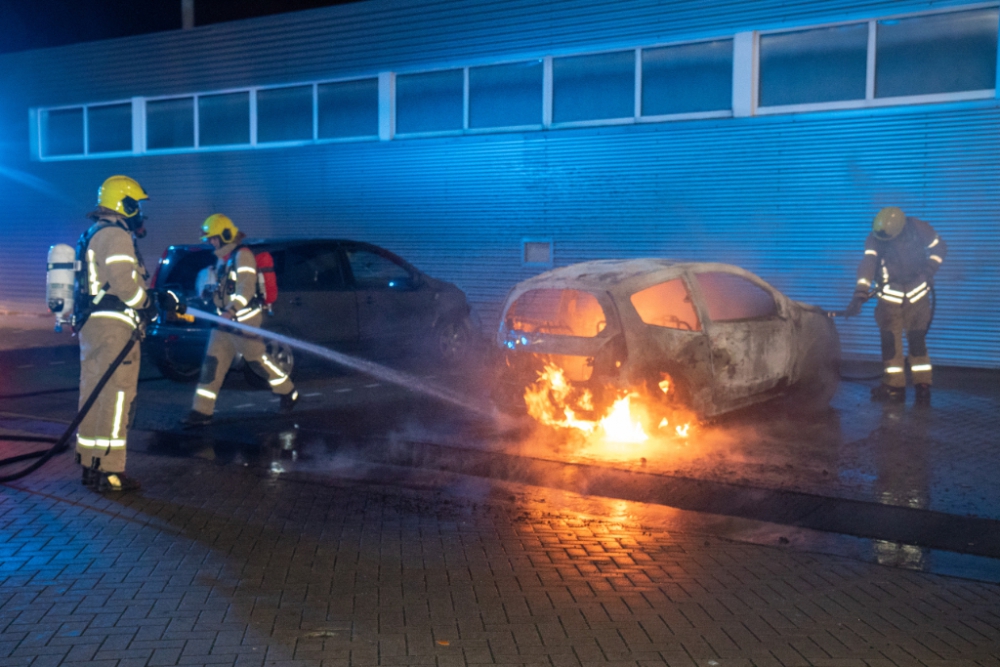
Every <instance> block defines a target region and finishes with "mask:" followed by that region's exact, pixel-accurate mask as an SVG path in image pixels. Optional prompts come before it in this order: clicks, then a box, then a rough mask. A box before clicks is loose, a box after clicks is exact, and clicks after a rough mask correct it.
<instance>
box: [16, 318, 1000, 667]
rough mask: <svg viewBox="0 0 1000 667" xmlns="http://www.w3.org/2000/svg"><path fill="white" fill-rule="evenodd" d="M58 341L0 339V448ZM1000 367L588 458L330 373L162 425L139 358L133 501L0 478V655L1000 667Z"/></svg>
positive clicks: (512, 426)
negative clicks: (206, 418)
mask: <svg viewBox="0 0 1000 667" xmlns="http://www.w3.org/2000/svg"><path fill="white" fill-rule="evenodd" d="M2 345H3V336H2V335H0V348H2ZM15 347H16V346H15ZM5 354H6V356H4V355H5ZM72 354H73V350H72V349H71V348H70V349H69V351H67V350H64V349H62V348H57V349H49V350H47V351H46V350H44V349H42V350H39V349H35V350H31V349H20V350H18V349H15V350H14V351H10V350H8V352H6V353H3V352H0V362H3V364H4V368H5V375H6V377H8V381H6V382H5V383H4V384H5V387H2V388H0V389H3V391H2V392H0V393H2V394H3V396H4V398H3V399H2V403H0V427H2V428H3V430H4V431H5V432H7V433H11V432H20V433H35V434H38V433H49V434H55V433H58V432H59V431H60V430H61V427H60V422H63V423H65V422H67V421H68V420H69V419H70V418H71V416H72V414H73V409H74V405H75V401H76V395H75V392H74V391H73V390H72V385H73V381H74V380H75V377H74V373H75V367H74V361H73V357H72ZM53 361H54V362H60V361H61V362H63V363H55V364H52V363H50V362H53ZM410 370H411V371H413V372H414V373H415V374H417V375H419V376H420V377H421V378H422V379H423V380H424V381H429V382H435V383H439V384H440V385H441V386H445V387H447V388H449V389H451V390H453V391H461V392H463V393H464V394H465V395H466V396H468V397H469V398H470V400H478V398H477V397H479V396H482V395H485V391H484V387H482V386H477V385H476V384H474V383H472V384H470V383H468V382H466V381H465V380H464V379H463V378H462V377H457V376H454V375H448V374H444V373H442V372H441V371H440V370H438V369H434V368H426V367H425V368H419V367H417V368H411V369H410ZM845 370H846V372H847V373H849V374H854V375H865V374H868V373H870V372H871V370H872V368H871V366H870V365H869V366H866V365H856V366H848V367H847V368H846V369H845ZM13 374H20V375H16V379H14V378H15V375H13ZM998 378H1000V375H998V374H997V373H995V372H986V371H973V370H961V369H941V370H940V372H939V373H938V376H937V380H938V382H937V386H936V388H935V394H934V405H933V407H931V408H929V409H925V408H919V407H917V406H914V405H913V404H912V396H911V397H910V400H909V402H908V403H907V404H906V405H888V406H886V405H879V404H871V403H870V402H869V401H868V387H869V386H870V385H871V384H873V383H872V382H867V383H866V382H863V381H862V382H842V383H841V384H840V388H839V390H838V392H837V394H836V396H835V397H834V400H833V403H832V405H831V408H832V409H831V410H827V411H821V412H818V413H817V412H813V411H807V410H804V409H803V408H802V406H799V405H796V404H794V403H791V402H780V401H779V402H776V403H773V404H769V405H767V406H765V407H762V408H758V409H755V410H752V411H747V412H744V413H742V414H737V415H733V416H731V417H728V418H726V419H723V420H718V421H716V422H714V423H711V424H698V425H695V426H694V427H692V431H691V435H690V437H689V438H687V439H681V438H665V439H661V440H657V441H654V442H652V443H650V444H649V445H648V446H643V447H641V448H630V449H618V450H594V449H593V448H587V447H583V446H579V445H578V443H577V444H575V443H573V442H567V441H566V440H565V439H564V438H556V437H553V436H552V434H551V433H550V432H546V431H545V430H540V429H538V428H534V427H532V426H531V425H530V424H528V423H526V422H525V421H523V420H520V421H519V420H516V419H510V418H498V419H493V420H484V419H482V418H480V417H477V416H475V415H470V414H463V413H461V412H460V411H457V410H456V409H455V408H454V407H450V406H447V405H442V404H440V403H438V402H435V401H433V400H426V399H422V398H420V397H418V396H414V395H412V393H411V392H408V391H406V390H405V389H402V388H399V387H394V386H391V385H386V384H384V383H381V382H377V381H373V380H371V379H370V378H364V377H360V376H357V375H352V374H349V373H345V372H340V371H336V370H334V369H331V368H328V367H319V368H313V369H303V372H302V374H301V375H300V382H299V389H300V391H301V392H302V394H303V400H302V402H301V403H300V405H299V406H298V408H297V410H296V413H295V414H294V415H292V416H283V415H279V414H277V403H276V401H275V400H274V399H273V398H272V397H271V396H270V395H269V394H267V393H266V392H260V391H254V390H252V389H250V388H249V387H248V386H246V384H245V382H242V381H240V380H239V379H238V378H235V377H234V378H233V379H232V380H231V381H229V382H228V384H227V387H226V388H225V389H224V390H223V392H222V394H221V396H220V403H219V410H218V413H217V418H216V422H215V423H214V424H213V425H212V426H210V427H208V428H206V429H202V430H199V431H196V432H185V431H181V430H180V429H178V428H177V425H176V424H177V420H178V419H179V418H180V417H182V416H183V414H185V413H186V411H187V409H188V407H189V406H190V400H191V393H190V392H191V387H190V386H183V385H177V384H174V383H171V382H168V381H165V380H163V379H161V378H159V377H158V376H157V374H156V372H155V370H153V369H151V368H149V367H148V366H147V367H146V368H145V369H144V372H143V382H142V384H141V385H140V409H139V414H138V418H137V424H136V426H137V429H136V431H135V434H134V437H133V439H132V441H131V444H130V451H131V453H130V455H129V456H130V459H129V470H130V472H131V473H134V474H136V475H137V476H139V477H140V478H141V479H142V480H143V482H144V488H143V490H142V492H141V493H140V494H136V495H126V496H123V497H120V498H104V497H101V496H97V495H95V494H92V493H90V492H87V491H85V490H84V489H83V488H82V487H81V486H80V485H79V481H78V477H77V471H76V469H75V468H74V466H73V465H72V464H71V462H70V460H69V457H68V456H62V457H59V458H58V459H57V460H55V461H53V462H52V463H50V464H49V465H48V466H47V467H46V468H44V469H43V471H42V472H40V473H38V474H36V475H34V476H32V477H30V478H27V479H26V480H24V481H22V482H18V483H15V484H14V485H13V486H11V487H7V488H4V489H3V490H0V537H2V541H0V667H6V666H7V665H32V666H34V665H43V664H71V663H76V662H79V663H84V662H86V663H88V664H93V663H94V662H100V663H101V664H108V665H111V664H123V665H124V664H143V665H147V664H148V665H157V664H214V663H220V664H254V665H263V664H268V665H271V664H274V665H279V664H288V665H292V664H296V665H305V664H317V665H319V664H329V665H404V664H437V665H475V664H492V665H498V664H510V665H549V666H556V665H564V664H565V665H590V664H593V665H625V664H627V665H636V666H638V665H663V664H670V665H674V664H684V665H737V664H738V665H747V664H755V665H772V664H773V665H779V664H780V665H800V664H801V665H873V666H874V665H964V664H970V665H971V664H979V665H1000V588H998V587H997V586H996V585H994V584H991V583H982V582H991V581H992V582H996V581H1000V516H998V514H1000V491H998V490H997V488H995V487H996V485H995V482H994V480H996V479H998V474H997V473H998V472H1000V470H998V469H997V468H998V466H1000V463H998V460H1000V457H998V454H1000V452H998V449H1000V435H998V433H1000V428H998V427H1000V424H998V422H1000V416H998V415H1000V409H998V408H1000V381H998ZM67 381H69V382H68V384H67ZM11 387H14V388H16V389H17V391H12V390H11ZM16 447H17V445H12V446H4V445H3V444H2V443H0V449H3V450H4V451H11V449H12V448H16ZM18 451H23V448H22V449H20V450H18ZM935 573H937V574H935ZM941 574H946V575H949V576H939V575H941ZM956 577H960V578H961V579H960V578H956ZM975 580H978V581H975Z"/></svg>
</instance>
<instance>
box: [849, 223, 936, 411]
mask: <svg viewBox="0 0 1000 667" xmlns="http://www.w3.org/2000/svg"><path fill="white" fill-rule="evenodd" d="M947 252H948V245H947V244H946V243H945V242H944V239H942V238H941V237H940V236H939V235H938V233H937V232H936V231H934V228H933V227H931V226H930V225H929V224H928V223H927V222H924V221H923V220H921V219H919V218H915V217H912V216H907V215H906V214H905V213H903V211H902V210H900V209H899V208H897V207H895V206H889V207H887V208H883V209H882V210H880V211H879V212H878V214H877V215H876V216H875V220H874V221H873V222H872V231H871V233H870V234H869V235H868V238H867V239H865V255H864V257H863V258H862V259H861V263H860V264H859V265H858V271H857V282H856V284H855V289H854V298H852V299H851V303H850V304H849V305H848V306H847V310H846V313H845V314H846V315H847V316H848V317H853V316H855V315H857V314H858V313H860V312H861V306H862V305H864V303H865V301H867V299H868V298H869V296H871V295H874V296H877V297H878V300H879V301H878V305H877V306H876V307H875V322H876V323H877V324H878V328H879V333H880V336H881V343H882V365H883V372H882V382H881V384H880V385H879V386H878V387H875V388H874V389H872V394H871V396H872V400H874V401H892V402H903V401H904V400H906V366H905V362H906V359H907V358H908V359H909V362H910V373H911V376H912V379H913V384H914V388H915V393H916V402H917V404H918V405H930V401H931V374H932V367H931V360H930V357H929V356H928V354H927V341H926V337H927V329H928V328H929V327H930V322H931V316H932V307H931V299H930V297H929V296H928V295H929V294H930V292H931V290H932V289H933V283H932V281H933V278H934V274H935V273H936V272H937V270H938V268H940V266H941V264H942V262H944V258H945V256H946V255H947ZM904 332H905V333H906V341H907V344H908V346H909V347H908V350H907V351H908V352H909V356H908V357H904V355H903V333H904Z"/></svg>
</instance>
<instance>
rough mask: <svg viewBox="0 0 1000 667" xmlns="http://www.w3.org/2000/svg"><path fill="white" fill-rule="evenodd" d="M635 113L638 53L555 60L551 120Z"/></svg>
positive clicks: (623, 115) (621, 116) (573, 119)
mask: <svg viewBox="0 0 1000 667" xmlns="http://www.w3.org/2000/svg"><path fill="white" fill-rule="evenodd" d="M634 115H635V52H633V51H618V52H616V53H600V54H596V55H589V56H571V57H568V58H555V59H554V60H553V61H552V120H553V121H554V122H556V123H565V122H569V121H575V120H603V119H607V118H630V117H632V116H634Z"/></svg>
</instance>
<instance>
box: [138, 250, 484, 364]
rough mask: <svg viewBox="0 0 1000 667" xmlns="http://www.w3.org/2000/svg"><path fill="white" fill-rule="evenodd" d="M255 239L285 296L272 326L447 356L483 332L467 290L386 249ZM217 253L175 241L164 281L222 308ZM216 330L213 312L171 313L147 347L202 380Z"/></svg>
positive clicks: (378, 353) (267, 323)
mask: <svg viewBox="0 0 1000 667" xmlns="http://www.w3.org/2000/svg"><path fill="white" fill-rule="evenodd" d="M245 245H247V246H249V247H250V249H251V250H252V251H253V252H254V253H259V252H262V251H267V252H269V253H270V254H271V257H272V258H273V260H274V270H275V275H276V278H277V282H278V299H277V301H276V302H275V303H274V304H272V306H271V309H270V312H269V313H268V314H265V316H264V321H263V323H262V327H263V328H264V329H267V330H270V331H274V332H276V333H280V334H284V335H287V336H291V337H293V338H297V339H301V340H305V341H308V342H310V343H317V344H320V345H325V346H328V347H331V348H334V349H337V350H340V351H343V352H351V353H361V354H365V355H367V356H372V357H385V356H392V354H390V353H396V352H400V351H405V352H409V351H420V352H421V353H424V352H428V351H429V352H433V353H435V354H436V355H437V356H438V357H439V358H441V359H443V360H444V361H456V360H458V359H459V358H460V357H461V356H462V355H463V354H464V353H465V351H466V349H467V346H468V345H469V343H470V341H471V339H472V337H473V336H474V333H475V332H474V329H475V327H474V326H473V324H472V321H471V320H470V308H469V304H468V301H467V300H466V298H465V294H464V293H463V292H462V290H460V289H459V288H458V287H456V286H455V285H453V284H451V283H448V282H445V281H442V280H438V279H436V278H432V277H430V276H428V275H426V274H425V273H422V272H421V271H419V270H418V269H416V268H415V267H414V266H412V265H411V264H409V263H408V262H406V261H405V260H403V259H402V258H400V257H398V256H397V255H395V254H393V253H391V252H389V251H388V250H386V249H384V248H380V247H378V246H375V245H372V244H370V243H363V242H360V241H349V240H341V239H287V240H281V239H258V240H249V241H246V242H245ZM216 262H217V258H216V256H215V254H214V253H213V252H212V247H211V246H209V245H207V244H203V245H177V246H171V247H170V248H168V249H167V251H166V252H165V253H164V255H163V257H162V258H161V259H160V263H159V266H158V267H157V270H156V274H155V276H154V280H153V284H154V287H156V288H164V289H171V290H173V291H175V292H177V293H179V294H181V295H182V298H183V300H184V301H185V302H186V304H187V305H188V306H190V307H192V308H198V309H200V310H207V311H209V312H214V307H213V306H212V304H211V300H210V299H207V298H204V295H203V294H202V288H203V286H202V285H201V284H200V282H201V281H200V278H201V279H203V278H204V276H205V273H204V272H205V270H206V269H208V268H209V267H214V266H215V264H216ZM210 330H211V325H210V324H208V323H206V322H203V321H198V320H195V321H190V318H183V317H176V316H173V317H166V316H161V317H160V318H159V321H158V322H157V323H154V325H153V326H151V327H150V329H149V331H148V332H147V338H146V343H145V344H144V345H143V349H144V350H145V351H146V352H147V353H148V354H149V356H150V357H151V359H152V361H153V362H154V363H155V364H156V365H157V367H158V368H159V369H160V371H161V372H162V373H163V374H164V375H165V376H166V377H169V378H170V379H173V380H178V381H190V380H194V379H196V378H197V377H198V373H199V370H200V368H201V362H202V359H203V357H204V353H205V346H206V344H207V342H208V335H209V332H210ZM267 345H268V352H269V356H270V357H271V358H272V359H273V360H275V361H277V363H278V364H279V365H280V366H282V368H283V370H285V371H286V372H291V371H292V370H293V367H294V364H295V355H294V351H293V350H292V349H290V348H288V347H287V346H284V345H281V344H277V343H274V342H268V344H267ZM234 366H239V360H237V363H236V364H235V365H234ZM248 377H249V378H250V379H251V381H253V380H254V378H253V377H252V376H249V373H248Z"/></svg>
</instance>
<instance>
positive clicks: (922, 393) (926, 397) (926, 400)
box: [915, 383, 931, 406]
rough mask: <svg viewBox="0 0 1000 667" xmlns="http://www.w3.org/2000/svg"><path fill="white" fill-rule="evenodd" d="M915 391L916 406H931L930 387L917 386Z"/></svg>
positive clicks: (927, 385)
mask: <svg viewBox="0 0 1000 667" xmlns="http://www.w3.org/2000/svg"><path fill="white" fill-rule="evenodd" d="M915 389H916V404H917V405H924V406H929V405H930V404H931V386H930V385H929V384H923V383H921V384H918V385H916V387H915Z"/></svg>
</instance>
